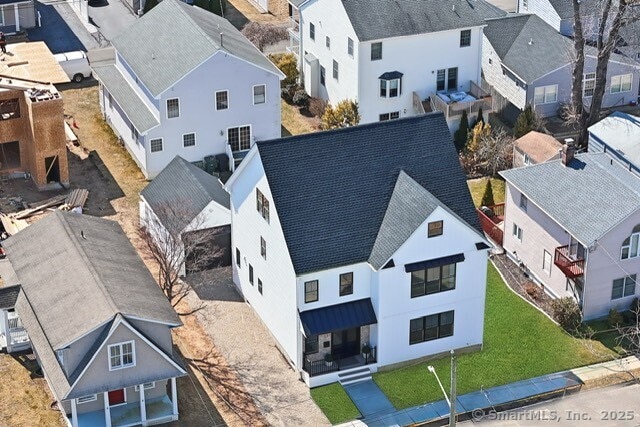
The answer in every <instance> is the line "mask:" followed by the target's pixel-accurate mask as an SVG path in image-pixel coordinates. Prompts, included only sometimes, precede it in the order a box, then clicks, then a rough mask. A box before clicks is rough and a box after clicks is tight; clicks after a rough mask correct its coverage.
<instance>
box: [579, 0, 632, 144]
mask: <svg viewBox="0 0 640 427" xmlns="http://www.w3.org/2000/svg"><path fill="white" fill-rule="evenodd" d="M571 2H572V5H573V15H574V22H573V47H574V52H573V54H574V61H575V62H574V68H573V74H572V80H573V81H572V92H571V103H572V106H571V107H570V108H569V109H568V110H567V111H568V112H569V113H571V112H572V113H573V115H574V117H575V121H576V122H577V123H578V127H579V135H578V141H577V142H578V145H579V146H581V147H585V146H586V144H587V129H588V127H589V126H591V125H592V124H594V123H595V122H597V121H598V120H599V118H600V110H601V108H602V102H603V99H604V94H605V88H606V84H607V69H608V66H609V59H610V58H611V54H612V53H614V51H615V50H616V48H617V47H618V45H619V44H620V43H621V30H622V29H623V28H625V27H626V26H629V25H631V24H632V23H634V22H637V21H638V20H639V19H640V6H639V4H640V2H639V0H597V2H596V5H595V7H589V8H588V10H587V6H585V5H584V4H583V2H582V1H581V0H571ZM589 6H591V5H589ZM592 32H593V34H591V33H592ZM591 44H592V45H594V48H595V50H596V61H597V62H596V78H595V87H594V89H593V95H592V96H591V103H590V104H589V105H585V103H584V99H583V78H584V65H585V50H586V49H588V47H587V46H588V45H591ZM569 116H570V115H569Z"/></svg>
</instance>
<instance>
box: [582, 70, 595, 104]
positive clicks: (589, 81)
mask: <svg viewBox="0 0 640 427" xmlns="http://www.w3.org/2000/svg"><path fill="white" fill-rule="evenodd" d="M595 89H596V73H586V74H585V75H584V79H583V80H582V96H583V97H585V98H588V97H590V96H593V91H594V90H595Z"/></svg>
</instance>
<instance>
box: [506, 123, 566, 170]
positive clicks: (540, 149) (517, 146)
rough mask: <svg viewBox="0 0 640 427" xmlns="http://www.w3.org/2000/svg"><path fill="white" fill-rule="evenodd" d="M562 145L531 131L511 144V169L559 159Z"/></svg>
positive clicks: (550, 137)
mask: <svg viewBox="0 0 640 427" xmlns="http://www.w3.org/2000/svg"><path fill="white" fill-rule="evenodd" d="M561 150H562V144H561V143H560V141H558V140H557V139H555V138H554V137H553V136H551V135H547V134H546V133H541V132H536V131H531V132H529V133H528V134H526V135H524V136H523V137H520V138H518V139H517V140H516V141H515V143H514V144H513V167H514V168H518V167H521V166H529V165H535V164H538V163H544V162H548V161H549V160H554V159H559V158H560V154H561Z"/></svg>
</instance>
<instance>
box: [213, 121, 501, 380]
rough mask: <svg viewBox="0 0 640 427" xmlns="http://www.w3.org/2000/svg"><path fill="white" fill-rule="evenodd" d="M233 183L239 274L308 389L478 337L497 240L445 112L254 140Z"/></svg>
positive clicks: (467, 345) (473, 343)
mask: <svg viewBox="0 0 640 427" xmlns="http://www.w3.org/2000/svg"><path fill="white" fill-rule="evenodd" d="M225 188H226V189H227V190H228V191H229V193H230V195H231V226H232V228H231V231H232V245H233V280H234V283H235V285H236V287H237V288H238V290H239V291H240V292H241V294H242V295H243V297H244V298H245V299H246V301H247V302H248V303H249V304H251V306H252V307H253V308H254V309H255V311H256V313H257V314H258V315H259V316H260V318H261V319H262V321H263V322H264V324H265V325H266V326H267V328H268V329H269V330H270V331H271V333H272V334H273V336H274V337H275V339H276V341H277V343H278V346H279V348H280V350H281V351H282V353H283V354H284V355H285V357H286V358H287V359H288V360H289V362H290V363H291V365H292V366H293V367H294V368H295V369H296V370H297V371H299V372H300V375H301V377H302V379H303V380H304V381H305V382H306V384H307V385H309V386H310V387H315V386H319V385H323V384H327V383H331V382H335V381H340V382H342V383H347V382H350V381H357V380H361V379H364V378H368V377H370V375H371V373H372V372H375V371H376V370H377V369H379V368H382V367H391V366H394V365H398V364H402V363H404V362H407V361H410V360H415V359H420V358H423V357H426V356H433V355H438V354H443V353H448V352H449V351H450V350H451V349H456V350H461V349H477V348H479V347H480V346H481V345H482V337H483V325H484V301H485V287H486V269H487V249H488V245H487V243H486V240H485V239H484V236H483V235H482V234H481V233H480V232H479V230H480V226H479V220H478V217H477V215H476V212H475V209H474V207H473V202H472V200H471V196H470V194H469V190H468V188H467V186H466V180H465V176H464V173H463V171H462V169H461V168H460V164H459V162H458V157H457V154H456V151H455V148H454V146H453V143H452V141H451V136H450V133H449V130H448V127H447V123H446V121H445V119H444V116H443V114H442V113H433V114H428V115H423V116H419V117H413V118H407V119H401V120H393V121H387V122H384V123H371V124H366V125H360V126H356V127H351V128H346V129H340V130H334V131H328V132H320V133H313V134H307V135H302V136H295V137H290V138H283V139H278V140H273V141H265V142H258V143H257V144H256V145H255V146H254V147H253V148H252V149H251V150H250V152H249V154H248V155H247V157H246V159H245V161H243V162H242V164H241V165H240V167H239V168H238V170H237V171H236V172H235V174H234V175H233V176H232V177H231V178H230V179H229V181H228V182H227V183H226V186H225ZM363 347H364V350H367V349H371V351H370V352H367V351H364V352H363ZM363 353H364V354H363Z"/></svg>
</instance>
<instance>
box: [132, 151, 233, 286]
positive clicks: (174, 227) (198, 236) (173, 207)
mask: <svg viewBox="0 0 640 427" xmlns="http://www.w3.org/2000/svg"><path fill="white" fill-rule="evenodd" d="M140 225H141V226H143V227H146V228H147V230H148V231H149V233H150V235H151V236H153V237H154V238H155V241H156V243H157V244H159V245H163V244H164V245H167V246H166V248H165V254H166V255H170V254H171V253H172V252H176V254H175V255H176V256H177V257H178V259H177V260H176V261H178V262H179V264H180V274H181V275H185V274H187V273H188V272H191V271H196V270H203V269H207V268H212V267H221V266H225V265H231V211H230V210H229V193H227V192H226V191H225V190H224V188H223V187H222V182H220V180H219V179H218V178H217V177H215V176H212V175H209V174H208V173H207V172H205V171H204V170H202V169H200V168H198V167H197V166H195V165H193V164H191V163H189V162H187V161H186V160H185V159H183V158H182V157H180V156H176V157H175V158H174V159H173V160H172V161H171V163H169V164H168V165H167V167H166V168H164V169H163V170H162V172H160V173H159V174H158V176H156V177H155V179H154V180H153V181H151V183H150V184H149V185H147V186H146V187H145V188H144V189H143V190H142V192H140ZM185 241H187V252H188V253H184V246H183V245H182V243H183V242H185ZM176 242H180V243H178V245H176ZM179 247H182V248H183V250H182V251H180V253H178V248H179ZM205 247H206V248H205ZM214 248H215V250H214Z"/></svg>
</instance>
